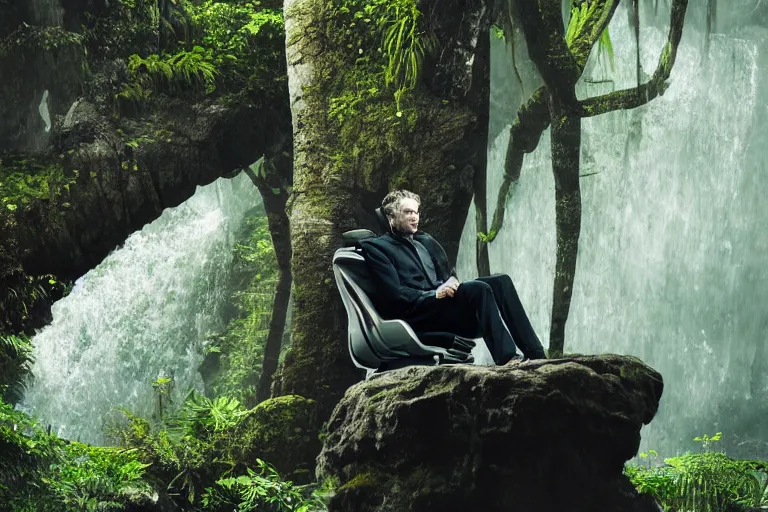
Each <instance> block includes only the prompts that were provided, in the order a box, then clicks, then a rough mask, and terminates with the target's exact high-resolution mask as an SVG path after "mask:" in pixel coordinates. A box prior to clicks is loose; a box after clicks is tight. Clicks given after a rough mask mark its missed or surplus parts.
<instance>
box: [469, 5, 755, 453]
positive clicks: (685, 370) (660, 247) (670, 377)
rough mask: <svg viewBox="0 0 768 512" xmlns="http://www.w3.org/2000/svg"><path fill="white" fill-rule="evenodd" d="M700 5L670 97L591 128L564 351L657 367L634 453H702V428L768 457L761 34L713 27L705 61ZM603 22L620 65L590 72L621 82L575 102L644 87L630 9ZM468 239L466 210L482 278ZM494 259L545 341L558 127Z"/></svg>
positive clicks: (529, 165)
mask: <svg viewBox="0 0 768 512" xmlns="http://www.w3.org/2000/svg"><path fill="white" fill-rule="evenodd" d="M703 4H704V3H702V5H693V3H691V7H690V8H689V9H690V10H691V12H689V15H688V17H687V20H686V26H685V30H684V37H683V42H682V44H681V47H680V49H679V52H678V57H677V62H676V63H675V66H674V69H673V72H672V76H671V79H670V84H671V85H670V88H669V89H668V91H667V92H666V93H665V94H664V96H662V97H659V98H657V99H655V100H653V101H652V102H651V103H650V104H648V105H646V106H643V107H641V108H638V109H635V110H631V111H625V112H615V113H610V114H606V115H603V116H599V117H596V118H591V119H585V120H583V122H582V126H583V143H582V156H581V163H582V168H581V173H582V175H584V174H591V173H596V174H593V175H591V176H588V177H583V178H582V180H581V186H582V201H583V217H582V233H581V238H580V250H579V257H578V263H577V270H576V279H575V283H574V292H573V302H572V305H571V311H570V317H569V319H568V323H567V325H566V347H565V348H566V352H577V353H604V352H611V353H622V354H632V355H636V356H638V357H640V358H642V359H643V360H644V361H645V362H647V363H648V364H649V365H651V366H652V367H654V368H656V369H657V370H658V371H660V372H661V373H662V375H663V376H664V380H665V389H664V396H663V397H662V401H661V405H660V410H659V413H658V415H657V416H656V418H655V419H654V420H653V422H652V423H651V424H650V425H649V426H647V427H645V428H644V431H643V444H642V446H641V450H644V449H648V448H653V449H656V450H658V451H660V452H661V453H662V455H672V454H675V453H679V452H681V451H684V450H687V449H693V448H694V445H693V443H692V438H693V437H694V436H697V435H701V434H704V433H707V434H710V435H712V434H714V433H715V432H717V431H722V432H723V433H724V441H723V443H724V444H723V446H724V447H725V448H727V450H728V451H729V453H732V454H737V455H739V456H761V457H766V456H768V425H766V422H765V421H764V420H765V417H766V415H768V378H766V377H765V375H766V373H767V372H768V362H767V361H766V356H767V355H768V350H766V337H768V336H767V334H766V333H767V332H768V320H767V319H768V316H767V315H766V304H768V264H767V263H766V262H767V260H766V254H768V232H766V231H765V230H764V226H763V224H764V222H765V219H768V201H766V200H765V198H764V196H765V194H766V191H767V190H768V169H767V168H766V165H765V162H766V160H767V159H768V144H766V143H765V141H764V138H765V133H767V132H768V29H766V28H764V27H758V26H745V22H744V17H742V18H741V19H740V20H741V21H740V24H741V25H742V26H741V27H740V28H738V29H736V28H730V29H725V28H723V27H720V32H719V33H717V34H714V35H713V36H712V39H711V42H710V45H709V58H708V59H704V56H703V55H702V49H703V48H704V44H703V41H704V34H703V28H702V27H703V21H702V19H703V16H702V15H701V12H700V11H701V10H702V9H704V8H705V7H706V6H705V5H703ZM741 4H744V5H747V2H741ZM741 4H740V5H741ZM734 16H735V15H734ZM643 19H646V20H648V19H649V14H648V13H645V16H644V18H643ZM666 23H668V8H667V9H663V8H660V9H659V16H658V19H656V20H650V22H647V23H645V25H644V26H641V35H640V45H641V61H642V66H643V69H644V70H645V72H646V73H647V74H651V73H652V72H653V70H654V69H655V67H656V64H657V61H658V57H659V54H660V50H661V48H662V46H663V44H664V42H665V40H666V32H667V26H666ZM610 29H611V35H612V39H613V47H614V51H615V53H616V59H615V60H616V67H615V69H614V70H611V69H606V67H605V66H603V67H600V66H592V67H590V68H588V70H587V72H585V76H586V77H591V78H595V79H604V78H609V79H610V80H612V82H613V83H612V84H611V83H607V84H606V83H602V84H596V83H588V82H587V81H584V82H583V83H582V84H581V85H580V89H579V96H580V97H586V96H593V95H597V94H601V93H605V92H609V91H611V90H617V89H620V88H625V87H631V86H633V85H634V84H635V82H636V75H635V66H634V63H635V59H634V53H635V46H634V37H633V36H632V29H631V27H629V26H628V23H627V17H626V16H625V13H624V12H623V10H622V9H620V10H619V11H618V12H617V13H616V16H615V17H614V19H613V21H612V22H611V27H610ZM495 48H496V50H498V45H497V46H496V47H495ZM502 51H503V49H502ZM497 53H498V51H497ZM493 62H494V64H496V63H498V62H499V59H498V57H496V60H494V61H493ZM500 62H501V64H502V65H503V66H504V65H506V66H508V60H503V59H502V60H501V61H500ZM528 65H529V66H530V63H529V64H528ZM507 73H508V74H509V73H511V71H510V72H507ZM496 75H498V73H496ZM509 80H510V79H509V77H507V78H506V81H507V83H508V82H509ZM499 83H500V81H499V80H496V83H495V84H494V83H492V102H494V101H495V102H501V101H502V100H500V99H499V98H501V97H503V96H502V95H503V94H506V93H505V91H503V90H502V89H501V88H500V87H499ZM494 95H496V98H497V99H495V100H494V99H493V96H494ZM492 104H493V103H492ZM515 108H516V105H513V106H512V111H514V109H515ZM509 111H510V109H509V108H507V109H506V111H505V110H504V109H493V110H492V112H491V116H492V120H491V126H492V127H493V126H494V122H495V123H497V124H498V123H500V122H501V123H503V124H505V125H506V126H508V125H509V122H510V120H511V119H510V118H509V116H508V114H509ZM499 115H506V117H505V118H504V119H502V120H501V121H499V120H498V116H499ZM494 116H496V117H497V119H496V120H495V121H494V119H493V118H494ZM492 133H493V131H492ZM493 136H494V137H495V138H493V139H492V140H491V142H490V147H489V178H488V193H489V196H488V204H489V205H491V204H495V201H496V191H497V190H498V187H499V185H500V183H501V180H502V173H503V163H504V152H505V151H506V147H507V139H508V130H507V129H505V130H501V131H499V132H498V135H497V134H495V133H493ZM489 213H490V214H491V215H492V212H489ZM474 237H475V232H474V217H473V216H471V220H470V221H469V222H467V224H466V226H465V232H464V235H463V238H462V247H461V250H460V255H459V269H460V272H461V275H462V276H464V278H467V277H469V276H470V275H474V273H475V269H474V249H473V247H474ZM490 259H491V269H492V271H494V272H506V273H508V274H510V275H511V276H512V277H513V279H514V280H515V283H516V285H517V288H518V290H519V292H520V295H521V298H522V300H523V303H524V305H525V306H526V309H527V311H528V313H529V315H530V316H531V320H532V323H533V325H534V328H535V329H536V332H537V333H538V334H539V336H540V338H541V339H542V341H543V343H544V344H545V346H546V345H547V343H548V335H549V328H550V312H551V307H552V282H553V275H554V266H555V215H554V180H553V177H552V171H551V158H550V144H549V131H547V132H545V133H544V135H543V136H542V140H541V144H540V145H539V148H538V149H537V151H536V152H535V153H533V154H531V155H526V160H525V164H524V167H523V170H522V175H521V179H520V181H519V183H518V184H517V185H516V187H515V189H514V191H513V195H512V197H511V199H510V201H509V203H508V207H507V215H506V221H505V226H504V228H503V229H502V231H501V233H500V235H499V237H498V238H497V240H496V241H494V242H493V243H492V244H491V245H490ZM760 411H762V412H760ZM761 418H762V419H761Z"/></svg>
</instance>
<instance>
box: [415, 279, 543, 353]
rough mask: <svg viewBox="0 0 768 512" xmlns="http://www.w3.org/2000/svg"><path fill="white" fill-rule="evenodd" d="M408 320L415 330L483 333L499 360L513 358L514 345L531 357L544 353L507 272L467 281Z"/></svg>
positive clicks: (461, 333)
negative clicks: (452, 294) (454, 291)
mask: <svg viewBox="0 0 768 512" xmlns="http://www.w3.org/2000/svg"><path fill="white" fill-rule="evenodd" d="M405 320H406V321H407V322H408V323H409V324H410V325H411V327H412V328H413V330H414V331H416V332H425V331H444V332H450V333H454V334H458V335H459V336H465V337H467V338H477V337H480V336H482V337H483V338H484V339H485V343H486V344H487V345H488V349H489V350H490V352H491V355H492V356H493V360H494V361H496V364H505V363H506V362H507V361H509V360H510V359H512V358H513V357H514V356H515V354H516V351H515V346H517V347H518V348H520V350H521V351H522V353H523V355H524V356H525V357H527V358H529V359H542V358H544V357H545V355H544V349H543V348H542V346H541V342H540V341H539V338H538V336H536V333H535V332H534V330H533V327H532V326H531V322H530V320H529V319H528V315H527V314H526V313H525V309H523V304H522V303H521V302H520V297H518V295H517V290H515V285H514V284H513V283H512V279H511V278H510V277H509V276H508V275H506V274H496V275H492V276H487V277H478V278H477V279H474V280H472V281H465V282H463V283H461V284H460V285H459V288H458V289H457V290H456V293H455V294H454V296H453V297H446V298H443V299H440V300H437V301H434V302H433V303H431V304H429V305H427V306H424V307H421V308H419V309H417V310H416V311H415V312H413V313H412V314H411V315H409V316H408V317H406V318H405ZM505 324H506V326H505Z"/></svg>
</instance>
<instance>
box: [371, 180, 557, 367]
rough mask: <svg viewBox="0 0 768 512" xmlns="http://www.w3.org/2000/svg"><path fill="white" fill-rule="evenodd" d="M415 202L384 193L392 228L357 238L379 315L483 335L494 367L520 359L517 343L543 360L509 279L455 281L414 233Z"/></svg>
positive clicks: (433, 243)
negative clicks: (382, 232)
mask: <svg viewBox="0 0 768 512" xmlns="http://www.w3.org/2000/svg"><path fill="white" fill-rule="evenodd" d="M420 204H421V200H420V199H419V196H418V195H416V194H414V193H413V192H409V191H407V190H396V191H394V192H390V193H389V194H387V196H386V197H385V198H384V200H383V201H382V205H381V210H382V212H383V213H384V214H385V215H386V217H387V219H388V220H389V225H390V228H391V229H390V231H389V232H387V233H385V234H383V235H381V236H378V237H375V238H367V239H363V240H361V242H360V245H361V246H362V248H363V254H364V256H365V260H366V262H367V264H368V269H369V270H370V273H371V277H372V279H373V282H374V284H375V285H376V288H377V293H376V296H375V299H374V302H375V303H376V307H377V308H378V309H379V311H380V313H381V315H382V316H383V317H384V318H399V319H402V320H405V321H406V322H408V324H410V326H411V327H412V328H413V330H414V331H416V332H429V331H445V332H450V333H453V334H456V335H459V336H463V337H468V338H475V337H478V336H482V337H483V338H484V339H485V342H486V345H487V346H488V350H489V351H490V353H491V355H492V356H493V360H494V361H495V362H496V364H498V365H503V364H505V363H507V362H508V361H510V360H511V359H515V358H517V357H519V356H517V354H516V351H515V345H517V346H518V347H519V348H520V350H521V351H522V352H523V355H524V356H525V357H527V358H528V359H543V358H545V357H546V356H545V355H544V349H543V348H542V346H541V342H540V341H539V338H538V337H537V336H536V333H535V332H534V331H533V327H532V326H531V322H530V321H529V320H528V316H527V315H526V314H525V310H524V309H523V305H522V303H521V302H520V298H519V297H518V296H517V291H516V290H515V286H514V285H513V284H512V279H510V277H509V276H507V275H505V274H497V275H493V276H488V277H478V278H477V279H473V280H471V281H465V282H463V283H460V282H459V281H458V279H456V276H455V272H454V270H453V268H452V267H451V266H450V264H449V263H448V257H447V256H446V254H445V251H444V250H443V248H442V246H441V245H440V244H439V243H438V242H437V240H435V239H434V238H432V237H431V236H429V235H428V234H426V233H424V232H421V231H419V230H418V227H419V206H420ZM502 320H503V321H502ZM505 324H506V325H505Z"/></svg>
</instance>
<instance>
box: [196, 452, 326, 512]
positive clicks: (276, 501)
mask: <svg viewBox="0 0 768 512" xmlns="http://www.w3.org/2000/svg"><path fill="white" fill-rule="evenodd" d="M256 465H257V467H258V470H257V471H254V470H252V469H251V468H248V469H247V472H246V474H245V475H240V476H237V477H231V478H222V479H221V480H218V481H217V482H216V486H215V487H214V488H208V489H206V492H205V494H204V495H203V505H204V506H205V507H206V509H209V510H222V511H224V510H227V511H228V510H238V511H240V512H250V511H252V510H259V511H264V512H267V511H275V512H288V511H295V512H311V511H315V510H317V511H319V510H326V499H327V494H328V493H329V492H330V491H329V489H328V488H327V487H326V488H320V489H316V490H315V491H313V492H312V494H311V495H310V496H309V497H306V496H305V494H304V493H302V491H301V489H299V488H297V487H295V486H294V485H293V484H292V483H291V482H284V481H282V480H281V479H280V475H278V474H277V471H275V470H274V468H272V467H271V466H270V465H269V464H267V463H266V462H264V461H263V460H261V459H256Z"/></svg>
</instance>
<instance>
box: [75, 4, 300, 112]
mask: <svg viewBox="0 0 768 512" xmlns="http://www.w3.org/2000/svg"><path fill="white" fill-rule="evenodd" d="M160 3H162V4H164V8H162V9H160V8H159V7H158V4H160ZM90 34H91V37H92V39H91V41H92V43H93V44H96V45H102V47H101V49H102V50H108V51H107V52H106V54H107V55H109V56H110V57H112V58H114V57H129V65H128V74H129V78H130V80H128V81H126V82H123V83H122V85H121V89H120V91H119V93H118V95H117V96H118V98H122V99H125V100H129V101H132V102H134V103H137V104H141V103H143V102H147V101H149V100H150V99H151V98H152V96H153V95H152V92H153V91H154V92H157V93H163V94H168V95H174V96H179V95H186V96H189V95H191V96H203V95H211V94H214V93H227V92H233V93H238V94H246V95H249V96H252V99H253V100H257V101H261V100H263V99H264V97H272V96H274V94H275V93H277V92H279V91H282V90H283V88H284V87H285V85H286V81H285V57H284V55H285V53H284V48H283V46H284V29H283V16H282V13H281V12H280V11H279V10H277V9H272V8H266V7H264V6H263V5H262V4H261V2H258V1H253V0H251V1H233V2H232V1H231V2H224V1H221V2H219V1H212V0H205V1H203V2H190V1H186V0H179V1H170V0H165V1H164V2H157V1H154V0H153V1H148V0H130V1H129V0H120V1H119V2H118V5H116V6H115V8H114V11H113V13H112V15H111V16H109V17H107V18H98V17H94V18H93V26H92V27H91V29H90ZM120 48H129V49H130V51H131V53H130V54H120V53H119V49H120Z"/></svg>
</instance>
